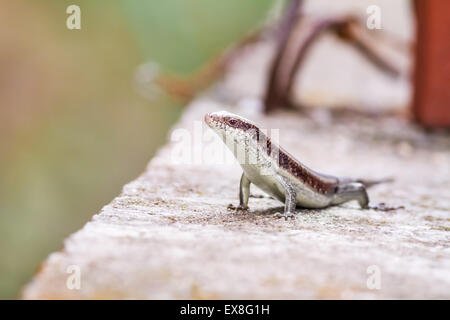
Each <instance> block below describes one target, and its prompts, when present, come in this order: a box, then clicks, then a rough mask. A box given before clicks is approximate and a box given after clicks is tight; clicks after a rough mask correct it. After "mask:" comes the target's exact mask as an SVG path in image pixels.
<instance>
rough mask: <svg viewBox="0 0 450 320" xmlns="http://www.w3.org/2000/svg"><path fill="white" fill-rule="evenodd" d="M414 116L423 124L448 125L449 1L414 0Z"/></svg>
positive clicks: (449, 118)
mask: <svg viewBox="0 0 450 320" xmlns="http://www.w3.org/2000/svg"><path fill="white" fill-rule="evenodd" d="M414 5H415V11H416V17H417V45H416V67H415V75H414V103H413V112H414V116H415V119H416V120H417V121H418V122H419V123H421V124H423V125H425V126H427V127H450V1H449V0H415V2H414Z"/></svg>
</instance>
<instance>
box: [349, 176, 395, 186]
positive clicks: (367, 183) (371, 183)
mask: <svg viewBox="0 0 450 320" xmlns="http://www.w3.org/2000/svg"><path fill="white" fill-rule="evenodd" d="M393 181H394V178H385V179H379V180H367V179H356V180H355V182H359V183H362V184H363V185H364V187H366V188H370V187H372V186H374V185H377V184H380V183H389V182H393Z"/></svg>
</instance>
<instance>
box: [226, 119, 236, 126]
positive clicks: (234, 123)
mask: <svg viewBox="0 0 450 320" xmlns="http://www.w3.org/2000/svg"><path fill="white" fill-rule="evenodd" d="M228 123H229V124H230V125H231V126H233V127H234V126H235V125H236V123H237V121H236V120H234V119H231V120H229V121H228Z"/></svg>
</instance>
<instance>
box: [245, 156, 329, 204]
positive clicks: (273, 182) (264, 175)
mask: <svg viewBox="0 0 450 320" xmlns="http://www.w3.org/2000/svg"><path fill="white" fill-rule="evenodd" d="M241 166H242V169H243V170H244V172H245V175H246V176H247V178H248V179H249V180H250V181H251V183H253V184H254V185H256V186H257V187H258V188H260V189H261V190H262V191H264V192H266V193H267V194H269V195H271V196H273V197H275V198H276V199H278V200H279V201H281V202H283V203H284V202H285V191H284V187H283V186H282V185H281V183H280V182H279V178H278V176H279V175H283V176H284V177H286V178H287V179H285V180H287V181H291V182H292V187H293V188H294V190H295V191H296V193H297V196H296V203H297V206H299V207H303V208H324V207H327V206H329V205H330V203H331V198H330V197H327V196H325V195H322V194H319V193H317V192H315V191H314V190H312V189H311V188H310V187H309V186H306V185H304V184H303V183H301V182H296V180H295V179H293V178H292V177H289V173H287V172H277V173H272V174H270V173H269V172H265V171H264V169H261V168H260V167H259V166H257V165H241Z"/></svg>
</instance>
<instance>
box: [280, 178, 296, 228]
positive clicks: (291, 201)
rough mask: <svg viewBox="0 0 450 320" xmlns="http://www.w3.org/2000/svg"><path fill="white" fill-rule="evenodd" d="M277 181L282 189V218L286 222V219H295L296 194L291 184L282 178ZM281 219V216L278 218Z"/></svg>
mask: <svg viewBox="0 0 450 320" xmlns="http://www.w3.org/2000/svg"><path fill="white" fill-rule="evenodd" d="M278 181H279V183H280V184H281V186H282V187H283V189H284V197H285V200H284V215H283V217H284V218H285V219H286V220H287V219H288V218H295V208H296V206H297V192H296V191H295V188H294V187H293V186H292V184H291V183H290V182H289V181H288V180H287V179H285V178H284V177H282V176H279V177H278ZM279 217H281V215H280V216H279Z"/></svg>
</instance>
